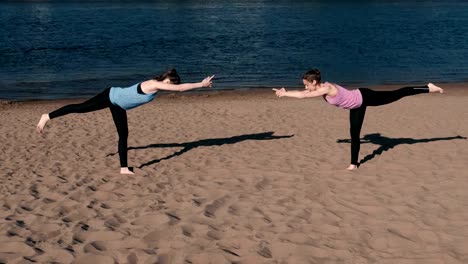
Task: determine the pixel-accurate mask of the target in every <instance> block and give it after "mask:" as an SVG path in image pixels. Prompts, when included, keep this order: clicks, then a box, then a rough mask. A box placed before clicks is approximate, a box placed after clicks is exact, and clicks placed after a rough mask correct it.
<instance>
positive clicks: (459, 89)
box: [0, 82, 468, 106]
mask: <svg viewBox="0 0 468 264" xmlns="http://www.w3.org/2000/svg"><path fill="white" fill-rule="evenodd" d="M435 84H436V85H439V86H441V87H442V88H443V89H444V90H445V91H446V93H447V91H449V93H450V92H453V91H455V92H456V93H457V95H462V96H465V95H468V82H453V83H452V82H447V83H435ZM215 85H216V83H215ZM411 85H422V84H421V83H407V84H379V85H372V86H354V85H351V86H346V85H345V86H344V87H345V88H348V89H357V88H360V87H366V88H371V89H375V90H392V89H398V88H400V87H405V86H411ZM273 88H280V87H271V88H270V87H264V88H237V89H234V88H233V89H212V90H208V89H201V90H192V91H186V92H168V91H162V92H160V94H159V95H158V98H159V99H161V98H166V99H177V98H186V97H193V98H196V97H202V98H203V97H213V96H216V97H219V96H229V97H232V96H234V97H235V96H240V97H244V96H248V95H261V94H265V95H268V94H273V93H272V91H271V89H273ZM286 89H289V90H302V89H303V87H300V86H291V87H289V88H288V87H286ZM449 93H448V94H449ZM91 97H92V96H87V97H77V98H53V99H25V100H20V99H19V100H10V99H2V98H0V106H2V105H8V104H14V103H45V102H74V101H82V100H86V99H89V98H91ZM155 100H156V99H155Z"/></svg>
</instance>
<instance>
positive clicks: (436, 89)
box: [427, 83, 444, 93]
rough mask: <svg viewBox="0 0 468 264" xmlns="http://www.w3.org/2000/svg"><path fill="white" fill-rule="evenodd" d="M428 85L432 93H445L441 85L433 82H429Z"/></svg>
mask: <svg viewBox="0 0 468 264" xmlns="http://www.w3.org/2000/svg"><path fill="white" fill-rule="evenodd" d="M427 87H429V92H430V93H444V89H442V88H440V87H439V86H437V85H435V84H433V83H428V84H427Z"/></svg>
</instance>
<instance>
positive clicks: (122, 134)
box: [49, 88, 128, 167]
mask: <svg viewBox="0 0 468 264" xmlns="http://www.w3.org/2000/svg"><path fill="white" fill-rule="evenodd" d="M109 92H110V88H107V89H106V90H104V91H103V92H101V93H99V94H98V95H96V96H94V97H93V98H91V99H89V100H87V101H85V102H83V103H80V104H70V105H66V106H64V107H62V108H59V109H57V110H55V111H53V112H51V113H49V117H50V119H53V118H57V117H59V116H63V115H67V114H71V113H88V112H93V111H97V110H101V109H104V108H109V109H110V111H111V113H112V118H113V119H114V124H115V127H116V128H117V133H118V134H119V157H120V166H121V167H128V165H127V139H128V124H127V112H126V111H125V110H124V109H122V108H121V107H119V106H116V105H114V104H112V103H111V101H110V99H109Z"/></svg>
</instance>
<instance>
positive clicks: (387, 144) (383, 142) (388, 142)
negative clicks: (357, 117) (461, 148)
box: [336, 133, 466, 164]
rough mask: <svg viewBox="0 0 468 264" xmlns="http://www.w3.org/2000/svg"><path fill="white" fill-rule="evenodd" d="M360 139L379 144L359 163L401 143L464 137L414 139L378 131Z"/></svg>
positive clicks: (338, 141)
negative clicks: (383, 134)
mask: <svg viewBox="0 0 468 264" xmlns="http://www.w3.org/2000/svg"><path fill="white" fill-rule="evenodd" d="M362 139H363V140H361V144H365V143H372V144H374V145H379V147H378V148H377V149H376V150H374V151H373V152H372V153H371V154H369V155H367V156H365V157H364V158H363V159H362V160H361V161H359V164H363V163H365V162H367V161H369V160H371V159H373V158H375V156H377V155H381V154H382V153H383V152H385V151H388V150H390V149H392V148H394V147H395V146H398V145H402V144H409V145H411V144H417V143H427V142H433V141H442V140H454V139H466V137H462V136H455V137H439V138H422V139H414V138H389V137H384V136H382V135H381V134H380V133H374V134H367V135H365V136H364V137H363V138H362ZM336 142H337V143H351V139H338V140H337V141H336Z"/></svg>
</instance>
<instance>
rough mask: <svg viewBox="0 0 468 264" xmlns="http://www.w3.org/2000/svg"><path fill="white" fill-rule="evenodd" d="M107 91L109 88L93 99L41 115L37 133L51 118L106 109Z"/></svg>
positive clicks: (108, 100)
mask: <svg viewBox="0 0 468 264" xmlns="http://www.w3.org/2000/svg"><path fill="white" fill-rule="evenodd" d="M109 91H110V88H107V89H106V90H104V91H103V92H101V93H99V94H98V95H96V96H94V97H93V98H91V99H89V100H87V101H85V102H83V103H80V104H70V105H66V106H64V107H61V108H59V109H57V110H55V111H52V112H50V113H49V114H43V115H42V116H41V119H40V120H39V123H38V124H37V128H36V130H37V132H39V133H42V131H43V130H44V127H45V125H46V123H47V122H48V121H49V120H50V119H53V118H57V117H59V116H63V115H67V114H71V113H87V112H92V111H96V110H100V109H103V108H106V107H108V106H109V105H111V102H110V99H109Z"/></svg>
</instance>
